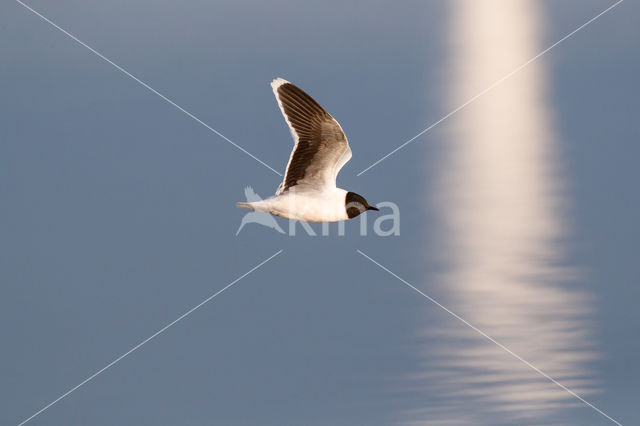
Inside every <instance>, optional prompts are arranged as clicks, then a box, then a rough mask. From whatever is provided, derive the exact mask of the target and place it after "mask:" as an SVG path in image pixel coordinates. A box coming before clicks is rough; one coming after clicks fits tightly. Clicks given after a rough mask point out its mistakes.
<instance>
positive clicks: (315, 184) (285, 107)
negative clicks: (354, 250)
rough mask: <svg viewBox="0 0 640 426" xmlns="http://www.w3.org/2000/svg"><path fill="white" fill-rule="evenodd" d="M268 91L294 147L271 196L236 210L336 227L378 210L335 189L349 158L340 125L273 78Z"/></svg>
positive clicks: (358, 197) (301, 94) (356, 196)
mask: <svg viewBox="0 0 640 426" xmlns="http://www.w3.org/2000/svg"><path fill="white" fill-rule="evenodd" d="M271 88H272V89H273V93H274V95H275V96H276V100H277V101H278V106H279V107H280V111H282V115H283V116H284V119H285V121H286V122H287V124H288V125H289V130H290V131H291V136H292V137H293V142H294V144H293V150H292V151H291V155H290V156H289V163H288V164H287V171H286V173H285V175H284V179H283V181H282V183H281V184H280V186H278V189H277V191H276V194H275V195H274V196H273V197H270V198H267V199H265V200H260V201H254V202H247V203H243V202H240V203H237V206H238V207H240V208H243V209H248V210H254V211H259V212H267V213H270V214H272V215H274V216H280V217H283V218H285V219H293V220H300V221H305V222H337V221H341V220H347V219H352V218H354V217H356V216H358V215H360V214H361V213H363V212H365V211H367V210H376V211H377V210H378V209H377V208H376V207H373V206H371V205H369V203H368V202H367V200H365V199H364V197H363V196H361V195H359V194H356V193H355V192H351V191H346V190H344V189H342V188H338V187H337V186H336V177H337V176H338V172H340V169H341V168H342V166H344V165H345V164H346V162H347V161H349V159H350V158H351V148H349V142H348V141H347V137H346V136H345V134H344V132H343V131H342V127H340V124H338V122H337V121H336V120H335V119H334V118H333V117H332V116H331V115H330V114H329V113H328V112H327V111H325V110H324V108H322V107H321V106H320V104H318V103H317V102H316V101H315V100H313V98H311V96H309V95H308V94H306V93H305V92H304V91H303V90H302V89H300V88H298V87H297V86H295V85H293V84H292V83H290V82H288V81H286V80H284V79H282V78H276V79H275V80H273V81H272V82H271ZM247 201H249V200H247Z"/></svg>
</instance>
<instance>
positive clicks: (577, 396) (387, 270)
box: [356, 249, 622, 426]
mask: <svg viewBox="0 0 640 426" xmlns="http://www.w3.org/2000/svg"><path fill="white" fill-rule="evenodd" d="M356 251H357V252H358V253H360V254H361V255H362V256H364V257H366V258H367V259H369V260H370V261H371V262H373V263H374V264H376V265H377V266H379V267H380V268H381V269H382V270H384V271H386V272H388V273H389V274H391V275H392V276H393V277H395V278H396V279H398V280H399V281H401V282H402V283H404V284H405V285H406V286H407V287H409V288H410V289H412V290H414V291H415V292H417V293H418V294H420V295H421V296H422V297H424V298H426V299H427V300H429V301H431V302H432V303H434V304H436V305H437V306H438V307H440V308H442V309H444V310H445V311H447V312H448V313H449V314H451V315H453V316H454V317H455V318H457V319H458V320H460V321H461V322H462V323H464V324H465V325H466V326H468V327H469V328H471V329H472V330H474V331H476V332H477V333H478V334H480V335H481V336H483V337H485V338H487V339H488V340H490V341H491V342H493V343H495V344H496V345H497V346H498V347H500V348H501V349H504V350H505V351H506V352H508V353H509V354H510V355H512V356H513V357H514V358H516V359H517V360H519V361H521V362H523V363H524V364H526V365H527V366H528V367H530V368H531V369H533V370H534V371H536V372H537V373H538V374H540V375H542V376H544V377H545V378H547V379H548V380H550V381H551V382H553V383H555V384H556V385H558V386H559V387H561V388H562V389H564V390H565V391H567V392H568V393H570V394H571V395H572V396H574V397H576V398H578V399H579V400H580V401H582V402H584V403H585V404H586V405H588V406H589V407H591V408H593V409H594V410H596V411H597V412H598V413H600V414H602V415H603V416H604V417H606V418H607V419H609V420H611V421H612V422H613V423H615V424H617V425H619V426H622V424H621V423H620V422H618V421H616V420H614V419H613V418H611V417H610V416H609V415H607V414H606V413H605V412H604V411H602V410H600V409H599V408H598V407H596V406H595V405H593V404H592V403H590V402H589V401H587V400H586V399H584V398H582V397H581V396H580V395H578V394H577V393H575V392H574V391H572V390H571V389H569V388H568V387H566V386H565V385H563V384H562V383H560V382H558V381H557V380H555V379H554V378H553V377H551V376H549V375H548V374H547V373H545V372H544V371H542V370H540V369H539V368H538V367H536V366H535V365H533V364H531V363H530V362H529V361H527V360H526V359H524V358H522V357H521V356H520V355H518V354H517V353H515V352H513V351H512V350H511V349H509V348H508V347H506V346H505V345H503V344H502V343H500V342H499V341H497V340H496V339H494V338H493V337H491V336H489V335H488V334H487V333H485V332H484V331H482V330H480V329H479V328H478V327H476V326H474V325H473V324H471V323H470V322H468V321H467V320H465V319H464V318H462V317H461V316H460V315H458V314H456V313H455V312H453V311H452V310H450V309H449V308H447V307H446V306H444V305H442V304H441V303H440V302H438V301H437V300H435V299H434V298H432V297H431V296H429V295H427V294H426V293H423V292H422V291H420V290H418V289H417V288H416V287H415V286H413V285H412V284H411V283H409V282H407V281H405V280H404V279H402V278H400V277H399V276H398V275H396V274H395V273H393V272H392V271H390V270H389V269H387V268H385V267H384V266H382V265H381V264H380V263H378V262H376V261H375V260H373V259H372V258H370V257H369V256H367V255H366V254H364V253H363V252H362V251H360V250H358V249H356Z"/></svg>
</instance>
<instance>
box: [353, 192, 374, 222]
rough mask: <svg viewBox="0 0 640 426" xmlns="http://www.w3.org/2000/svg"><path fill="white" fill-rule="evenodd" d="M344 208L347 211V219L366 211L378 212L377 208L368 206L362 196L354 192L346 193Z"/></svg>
mask: <svg viewBox="0 0 640 426" xmlns="http://www.w3.org/2000/svg"><path fill="white" fill-rule="evenodd" d="M345 208H346V209H347V216H348V217H349V219H353V218H354V217H356V216H358V215H360V214H361V213H364V212H366V211H367V210H375V211H378V208H377V207H373V206H370V205H369V203H367V200H365V199H364V197H363V196H362V195H359V194H356V193H355V192H347V196H346V198H345Z"/></svg>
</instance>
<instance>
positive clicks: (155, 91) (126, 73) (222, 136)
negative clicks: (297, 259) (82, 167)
mask: <svg viewBox="0 0 640 426" xmlns="http://www.w3.org/2000/svg"><path fill="white" fill-rule="evenodd" d="M16 2H17V3H18V4H20V5H21V6H23V7H24V8H26V9H28V10H30V11H31V12H33V13H34V14H36V15H37V16H39V17H40V18H42V19H43V20H44V21H46V22H48V23H49V24H51V25H52V26H53V27H55V28H57V29H58V30H60V31H61V32H63V33H64V34H65V35H67V36H69V37H70V38H71V39H73V40H74V41H75V42H77V43H78V44H80V45H82V46H84V47H86V48H87V49H89V50H90V51H91V52H92V53H94V54H95V55H96V56H98V57H99V58H100V59H102V60H104V61H105V62H108V63H109V64H111V65H113V66H114V67H115V68H116V69H118V71H120V72H122V73H123V74H124V75H126V76H127V77H130V78H131V79H133V80H135V81H136V82H137V83H139V84H140V85H141V86H142V87H144V88H145V89H147V90H149V91H150V92H151V93H153V94H155V95H158V96H159V97H160V98H162V99H163V100H165V101H166V102H168V103H169V104H170V105H172V106H174V107H176V108H177V109H179V110H180V111H182V112H183V113H185V114H186V115H187V116H189V117H191V118H193V119H194V120H195V121H197V122H198V123H200V124H202V125H203V126H204V127H206V128H207V129H209V130H211V131H212V132H213V133H215V134H216V135H218V136H220V137H221V138H222V139H224V140H225V141H227V142H229V143H230V144H231V145H233V146H235V147H236V148H238V149H239V150H240V151H242V152H244V153H245V154H247V155H248V156H249V157H251V158H253V159H254V160H256V161H257V162H258V163H260V164H262V165H263V166H265V167H266V168H268V169H269V170H271V171H272V172H274V173H275V174H277V175H279V176H282V173H280V172H279V171H277V170H276V169H274V168H273V167H271V166H270V165H268V164H267V163H265V162H264V161H262V160H261V159H259V158H258V157H256V156H255V155H253V154H251V153H250V152H249V151H247V150H246V149H244V148H243V147H241V146H240V145H238V144H237V143H235V142H233V141H232V140H231V139H229V138H228V137H226V136H225V135H223V134H222V133H220V132H219V131H217V130H216V129H214V128H213V127H211V126H209V125H208V124H207V123H205V122H204V121H202V120H200V119H199V118H198V117H196V116H195V115H193V114H191V113H190V112H189V111H187V110H186V109H184V108H182V107H181V106H180V105H178V104H177V103H175V102H174V101H172V100H171V99H169V98H167V97H166V96H165V95H163V94H162V93H160V92H158V91H157V90H156V89H154V88H153V87H151V86H149V85H148V84H147V83H145V82H144V81H142V80H140V79H139V78H138V77H136V76H135V75H133V74H131V73H130V72H129V71H127V70H125V69H124V68H122V67H121V66H120V65H118V64H116V63H115V62H113V61H112V60H111V59H109V58H107V57H106V56H104V55H103V54H102V53H100V52H98V51H97V50H95V49H94V48H92V47H91V46H89V45H88V44H87V43H85V42H83V41H82V40H80V39H78V38H77V37H76V36H74V35H73V34H71V33H69V32H68V31H66V30H65V29H63V28H61V27H60V26H58V25H57V24H55V23H54V22H52V21H51V20H50V19H49V18H47V17H46V16H43V15H42V14H40V13H39V12H37V11H36V10H34V9H33V8H31V7H30V6H28V5H26V4H24V3H23V2H21V1H20V0H16Z"/></svg>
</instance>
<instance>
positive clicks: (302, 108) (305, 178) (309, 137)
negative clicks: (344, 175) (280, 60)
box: [271, 79, 351, 194]
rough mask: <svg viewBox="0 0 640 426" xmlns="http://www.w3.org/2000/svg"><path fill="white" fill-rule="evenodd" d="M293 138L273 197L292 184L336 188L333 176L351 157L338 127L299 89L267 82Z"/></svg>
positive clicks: (345, 139)
mask: <svg viewBox="0 0 640 426" xmlns="http://www.w3.org/2000/svg"><path fill="white" fill-rule="evenodd" d="M271 87H273V92H274V94H275V96H276V99H277V100H278V105H279V106H280V110H281V111H282V114H283V115H284V118H285V120H286V121H287V124H288V125H289V128H290V130H291V135H292V136H293V139H294V147H293V151H292V152H291V156H290V158H289V163H288V164H287V171H286V173H285V176H284V180H283V181H282V184H280V187H279V188H278V191H277V192H276V194H281V193H283V192H286V191H288V190H289V189H290V188H292V187H294V186H296V185H303V184H304V185H309V186H311V187H314V188H315V189H322V188H326V187H335V186H336V176H337V174H338V172H339V171H340V169H341V168H342V166H343V165H344V164H345V163H346V162H347V161H349V159H350V158H351V149H350V148H349V144H348V141H347V137H346V136H345V134H344V132H343V131H342V128H341V127H340V124H338V122H337V121H336V120H334V118H333V117H331V115H330V114H329V113H328V112H326V111H325V110H324V108H322V107H321V106H320V105H319V104H318V103H317V102H316V101H314V100H313V98H311V96H309V95H307V94H306V93H305V92H304V91H302V90H301V89H300V88H298V87H296V86H295V85H293V84H291V83H289V82H288V81H285V80H283V79H276V80H274V81H273V82H272V83H271Z"/></svg>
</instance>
